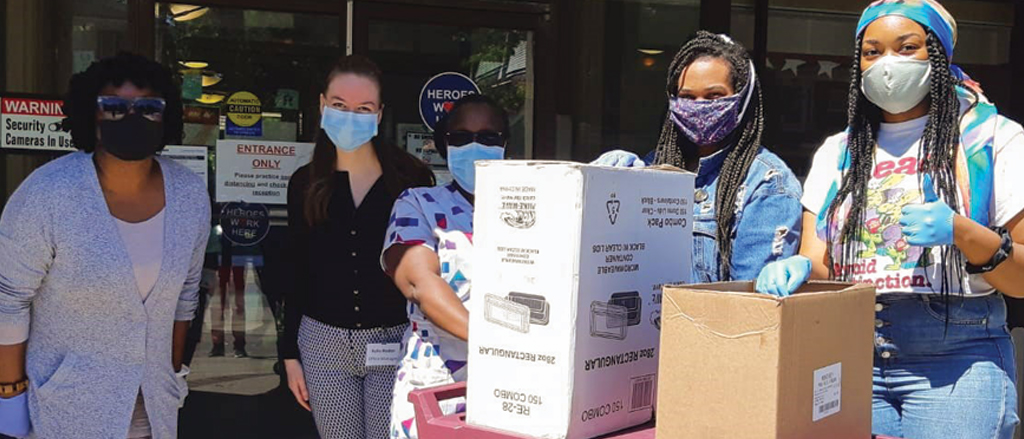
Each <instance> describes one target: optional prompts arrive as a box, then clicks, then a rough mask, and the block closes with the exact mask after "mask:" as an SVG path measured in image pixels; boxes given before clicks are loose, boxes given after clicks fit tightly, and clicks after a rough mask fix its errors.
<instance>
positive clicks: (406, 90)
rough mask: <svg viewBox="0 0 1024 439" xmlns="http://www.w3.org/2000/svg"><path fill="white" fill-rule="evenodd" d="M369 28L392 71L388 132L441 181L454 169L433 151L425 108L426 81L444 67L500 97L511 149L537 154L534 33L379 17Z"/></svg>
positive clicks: (515, 154)
mask: <svg viewBox="0 0 1024 439" xmlns="http://www.w3.org/2000/svg"><path fill="white" fill-rule="evenodd" d="M368 32H369V35H368V38H367V42H368V46H369V47H368V53H367V55H368V56H369V57H370V59H372V60H374V61H375V62H377V63H378V64H379V65H380V67H381V70H382V71H383V72H384V103H385V106H384V120H383V124H382V132H383V134H384V137H385V138H388V139H392V140H393V141H394V142H396V144H397V145H398V146H399V147H401V148H404V149H406V150H407V151H408V152H410V153H412V154H413V155H416V156H419V157H420V158H423V159H425V160H427V161H428V162H429V163H431V165H432V167H433V169H434V173H435V175H436V176H437V177H438V180H439V182H442V183H443V182H447V181H450V176H449V173H448V171H447V169H446V168H445V164H444V162H443V161H442V160H441V159H440V157H438V156H437V155H436V154H432V153H431V152H430V150H431V149H432V148H433V140H432V139H431V135H430V132H431V131H430V129H428V128H427V126H425V125H424V116H422V113H421V109H420V97H421V94H423V93H424V91H425V89H424V86H425V84H427V82H428V81H429V80H430V79H431V78H432V77H433V76H435V75H437V74H441V73H448V72H454V73H459V74H462V75H465V76H466V77H468V78H469V79H471V80H472V81H473V82H474V83H475V84H476V86H477V87H478V88H479V89H480V92H481V93H483V94H486V95H488V96H490V97H492V98H494V99H495V100H497V101H498V103H500V104H501V105H502V107H504V108H505V110H506V111H508V113H509V123H510V132H509V133H507V134H508V135H509V141H508V146H507V149H506V155H507V156H508V157H510V158H519V159H523V158H531V157H533V86H534V85H533V75H534V74H533V32H531V31H527V30H515V29H494V28H486V27H470V26H441V25H432V24H416V23H408V22H396V21H386V20H371V21H370V23H369V26H368ZM424 148H426V150H427V152H424Z"/></svg>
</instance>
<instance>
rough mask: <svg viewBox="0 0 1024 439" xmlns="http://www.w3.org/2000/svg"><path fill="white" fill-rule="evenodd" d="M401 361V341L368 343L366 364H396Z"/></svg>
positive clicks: (368, 365)
mask: <svg viewBox="0 0 1024 439" xmlns="http://www.w3.org/2000/svg"><path fill="white" fill-rule="evenodd" d="M401 361H402V344H401V343H368V344H367V345H366V366H367V367H370V366H397V365H398V363H399V362H401Z"/></svg>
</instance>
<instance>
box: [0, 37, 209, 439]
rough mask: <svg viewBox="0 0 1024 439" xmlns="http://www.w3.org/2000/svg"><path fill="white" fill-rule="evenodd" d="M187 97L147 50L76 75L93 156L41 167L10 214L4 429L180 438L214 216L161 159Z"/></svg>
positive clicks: (1, 266) (72, 109)
mask: <svg viewBox="0 0 1024 439" xmlns="http://www.w3.org/2000/svg"><path fill="white" fill-rule="evenodd" d="M180 95H181V94H180V90H179V89H178V87H177V86H176V85H175V83H174V81H173V79H172V76H171V72H170V71H169V70H168V69H166V68H164V67H162V66H160V65H159V64H157V63H154V62H152V61H149V60H147V59H145V58H142V57H140V56H136V55H128V54H121V55H118V56H116V57H113V58H108V59H104V60H101V61H99V62H97V63H94V64H93V65H92V66H91V67H89V69H88V70H86V71H85V72H83V73H80V74H78V75H75V76H74V77H73V78H72V79H71V89H70V92H69V97H68V99H67V101H66V102H65V107H64V112H65V113H66V114H67V115H68V116H69V118H68V122H70V127H71V134H72V138H73V140H74V142H75V145H76V147H77V148H78V149H80V150H82V151H81V152H77V153H73V154H69V155H66V156H64V157H62V158H60V159H57V160H54V161H53V162H51V163H49V164H47V165H45V166H43V167H41V168H39V169H38V170H36V171H35V172H34V173H32V175H31V176H29V177H28V179H26V180H25V181H24V182H23V183H22V184H21V186H20V187H19V188H18V190H17V191H16V192H15V193H14V195H12V196H11V198H10V200H9V201H8V203H7V206H6V208H5V209H4V212H3V216H2V218H0V433H8V434H11V433H14V434H17V435H19V436H23V435H25V434H26V433H27V431H28V429H29V428H31V433H30V434H31V436H32V437H39V438H70V437H80V438H142V437H152V438H156V439H164V438H166V439H171V438H176V437H177V419H178V407H179V405H180V403H181V402H182V401H183V398H184V395H185V394H186V393H187V387H186V384H185V381H184V377H183V375H182V374H179V373H177V372H178V371H179V370H180V369H181V353H182V350H183V347H184V341H185V334H186V330H187V328H188V322H189V321H190V320H191V319H192V317H193V314H194V313H195V309H196V304H197V300H198V296H197V294H198V289H199V279H200V273H201V268H202V262H203V253H204V250H205V248H206V240H207V236H208V230H209V220H210V202H209V197H208V195H207V193H206V188H205V185H204V183H203V182H202V181H200V179H199V178H198V177H196V176H195V175H194V174H193V173H191V172H190V171H189V170H187V169H185V168H184V167H182V166H179V165H177V164H175V163H173V162H171V161H169V160H165V159H161V158H157V157H155V154H156V153H157V151H160V150H161V149H163V146H164V145H165V144H168V143H172V142H174V143H177V142H180V140H181V128H182V120H181V113H182V106H181V99H180ZM5 385H8V386H5ZM20 413H26V414H27V415H26V416H24V417H23V418H22V421H23V422H15V421H12V419H13V420H17V419H19V418H18V415H19V414H20ZM19 427H20V430H21V431H18V430H19Z"/></svg>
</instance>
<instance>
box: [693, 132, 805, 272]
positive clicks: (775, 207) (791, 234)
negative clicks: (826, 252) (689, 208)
mask: <svg viewBox="0 0 1024 439" xmlns="http://www.w3.org/2000/svg"><path fill="white" fill-rule="evenodd" d="M728 151H729V150H728V149H724V150H722V151H719V152H716V153H715V154H712V155H710V156H708V157H704V158H702V159H701V160H700V165H699V167H698V168H697V180H696V184H695V190H696V193H695V194H694V206H693V210H694V224H693V278H692V280H693V282H694V283H697V282H718V281H721V280H753V279H756V278H757V275H758V273H760V272H761V269H762V268H764V266H765V265H767V264H768V263H770V262H773V261H776V260H779V259H785V258H787V257H789V256H792V255H794V254H796V253H797V251H798V250H799V246H800V228H801V223H802V215H803V207H802V206H801V204H800V196H801V194H802V190H801V188H800V181H798V180H797V178H796V176H795V175H793V171H790V170H789V167H788V166H786V164H785V163H784V162H783V161H782V159H780V158H779V157H778V156H776V155H775V154H773V153H771V152H770V151H768V150H767V149H765V148H763V147H762V148H761V149H760V150H758V153H757V158H755V159H754V162H753V163H752V164H751V165H750V170H749V171H748V172H747V178H746V179H745V181H744V183H743V186H741V187H740V188H739V191H738V192H737V194H736V200H737V202H736V208H737V213H736V217H735V220H734V221H733V231H732V237H733V244H732V261H731V265H730V277H731V279H720V272H719V266H718V265H719V264H718V240H717V231H718V224H717V223H716V221H715V195H716V193H717V188H718V177H719V174H720V173H721V170H722V163H723V162H724V161H725V158H726V156H727V155H728V153H729V152H728Z"/></svg>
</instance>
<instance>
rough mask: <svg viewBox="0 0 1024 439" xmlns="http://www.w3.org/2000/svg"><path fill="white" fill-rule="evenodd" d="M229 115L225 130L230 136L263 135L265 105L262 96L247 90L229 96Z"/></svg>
mask: <svg viewBox="0 0 1024 439" xmlns="http://www.w3.org/2000/svg"><path fill="white" fill-rule="evenodd" d="M227 111H228V117H227V121H225V127H224V131H226V133H227V135H229V136H237V137H261V136H263V121H262V117H263V106H262V104H261V103H260V98H258V97H256V95H254V94H252V93H249V92H247V91H240V92H237V93H235V94H233V95H231V96H229V97H228V101H227Z"/></svg>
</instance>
